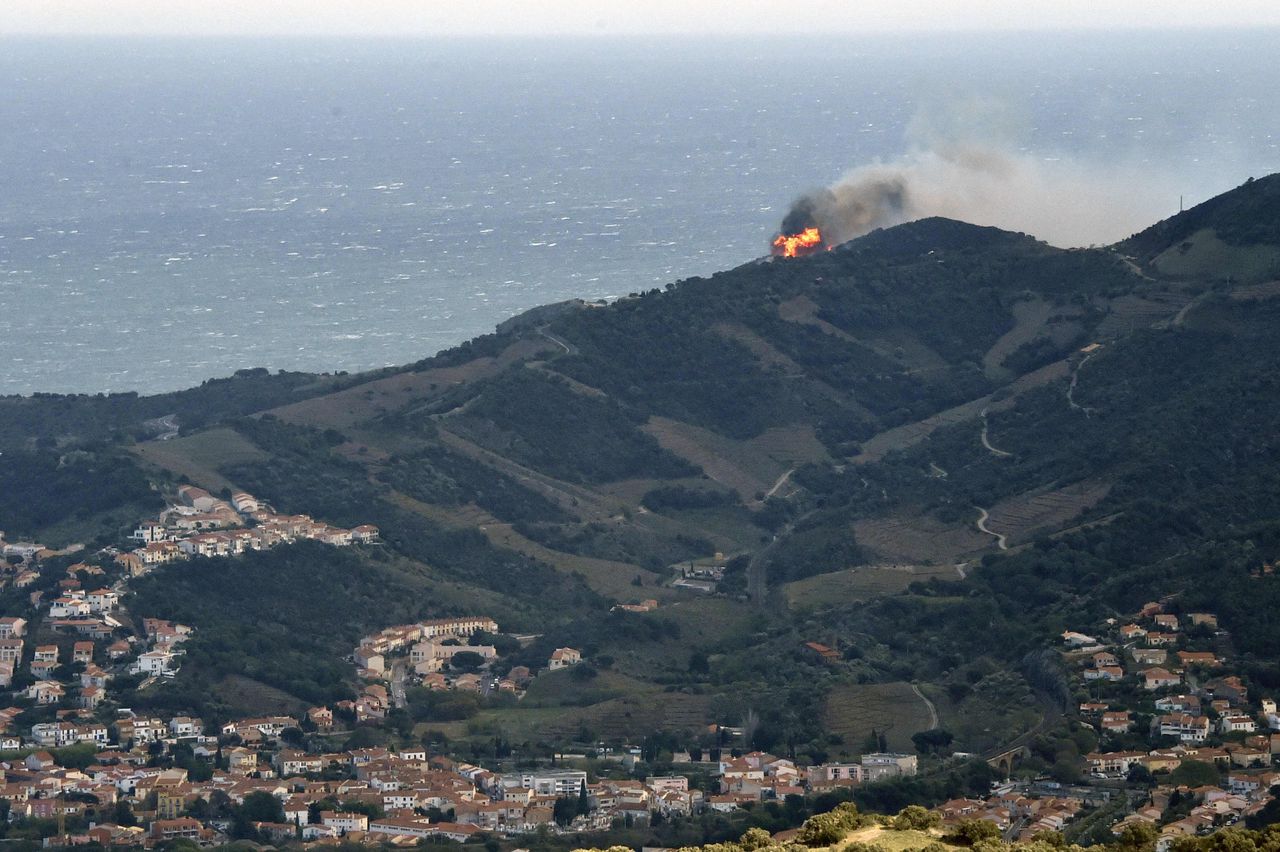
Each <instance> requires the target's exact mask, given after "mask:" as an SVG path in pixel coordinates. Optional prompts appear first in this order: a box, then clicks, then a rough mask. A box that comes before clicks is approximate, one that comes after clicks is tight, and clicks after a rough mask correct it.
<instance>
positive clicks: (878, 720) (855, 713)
mask: <svg viewBox="0 0 1280 852" xmlns="http://www.w3.org/2000/svg"><path fill="white" fill-rule="evenodd" d="M823 721H824V722H825V723H826V727H827V728H828V730H830V731H831V732H832V733H834V734H839V735H840V737H841V738H842V739H843V740H844V743H843V745H839V746H833V747H832V751H833V754H832V757H833V758H836V757H852V756H854V755H857V754H861V753H862V752H863V743H864V742H865V741H866V739H867V738H868V737H869V736H870V735H871V733H872V731H873V730H874V731H875V732H876V733H881V734H884V735H885V738H886V739H887V740H888V743H889V748H890V749H893V750H895V751H905V752H914V747H913V745H912V742H911V735H912V734H915V733H918V732H920V731H927V730H929V729H930V728H931V727H932V721H933V718H932V716H931V714H930V712H929V705H928V704H927V703H926V702H925V701H924V700H922V699H921V698H920V696H918V695H916V694H915V692H914V691H913V690H912V688H911V684H909V683H906V682H905V681H897V682H894V683H868V684H843V685H841V686H837V687H836V688H834V689H832V690H831V692H830V693H829V694H828V695H827V703H826V707H825V708H824V710H823Z"/></svg>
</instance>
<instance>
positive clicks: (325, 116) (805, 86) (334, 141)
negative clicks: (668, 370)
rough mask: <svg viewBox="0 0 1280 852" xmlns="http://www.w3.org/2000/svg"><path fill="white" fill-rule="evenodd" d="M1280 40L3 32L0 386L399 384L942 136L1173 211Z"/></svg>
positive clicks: (71, 389)
mask: <svg viewBox="0 0 1280 852" xmlns="http://www.w3.org/2000/svg"><path fill="white" fill-rule="evenodd" d="M1277 36H1280V33H1278V32H1276V31H1256V32H1246V31H1228V30H1222V31H1212V32H1190V31H1167V32H1166V31H1161V32H1141V33H1139V32H1129V33H1097V32H1069V33H1054V34H1026V33H1024V34H1014V35H1009V34H1004V35H997V34H981V33H971V34H965V35H930V36H924V37H921V36H915V37H909V36H904V35H899V36H882V35H881V36H877V35H871V34H868V35H854V36H839V37H836V36H814V37H810V38H776V39H775V38H763V37H762V38H751V39H732V40H731V39H715V38H704V37H681V38H664V39H643V38H632V39H621V38H606V37H601V38H578V39H542V40H512V39H503V40H491V39H455V40H429V39H423V40H412V39H403V40H396V39H383V40H356V41H352V40H345V39H336V38H335V39H261V40H253V39H242V40H217V39H188V40H161V39H124V38H117V39H73V38H64V39H20V38H9V39H4V40H0V394H30V393H34V392H57V393H102V392H108V391H137V392H140V393H157V392H163V391H168V390H175V389H180V388H184V387H189V386H191V385H195V384H198V383H199V382H201V381H203V380H205V379H208V378H211V377H218V376H225V375H229V374H231V373H232V372H234V371H235V370H238V369H243V368H251V367H266V368H268V369H271V370H273V371H275V370H307V371H315V372H336V371H343V370H346V371H357V370H364V369H370V368H376V367H383V366H387V365H394V364H401V363H406V362H410V361H414V360H417V359H420V358H423V357H426V356H428V355H431V354H433V353H435V352H437V351H439V350H441V349H443V348H446V347H449V346H452V345H455V344H457V343H459V342H461V341H463V340H466V339H468V338H471V337H474V336H476V335H479V334H483V333H486V332H489V331H491V330H492V329H493V327H494V326H495V324H496V323H498V322H500V321H502V320H503V319H506V318H508V317H510V316H513V315H515V314H517V313H519V312H521V311H523V310H525V309H527V308H529V307H532V306H535V305H540V304H545V303H549V302H555V301H560V300H563V299H569V298H583V299H614V298H618V297H622V296H625V295H627V294H629V293H634V292H638V291H643V290H648V289H651V288H655V287H662V286H664V285H665V284H667V283H668V282H671V281H675V280H679V279H684V278H688V277H692V276H707V275H710V274H712V273H715V272H716V271H718V270H723V269H728V268H732V267H734V266H737V265H740V264H743V263H746V262H749V261H751V260H753V259H755V258H757V257H760V256H762V255H764V254H766V253H767V249H768V243H769V240H770V239H771V238H772V237H773V236H774V235H775V233H776V230H777V228H778V225H779V223H780V221H781V219H782V217H783V216H784V215H785V213H786V211H787V209H788V206H789V204H790V203H791V202H792V200H793V199H794V198H796V197H797V196H798V195H799V194H800V193H802V192H804V191H806V190H809V189H811V188H814V187H818V186H823V185H826V184H828V183H830V182H832V181H835V180H838V179H839V178H840V177H841V176H842V175H843V174H845V173H846V172H848V171H849V170H850V169H853V168H857V167H860V166H866V165H868V164H874V163H877V162H893V161H894V160H895V159H896V158H900V157H902V156H903V155H904V153H906V152H908V151H909V150H910V149H911V148H912V146H914V145H918V144H920V143H919V138H920V137H919V127H920V126H921V124H922V122H923V123H924V124H928V125H930V126H934V125H936V124H938V122H937V121H935V120H934V119H935V117H936V116H939V115H942V116H946V117H948V118H947V119H946V120H945V121H943V122H942V123H943V124H946V123H948V122H950V123H952V124H954V123H955V119H956V116H960V117H961V118H963V119H964V120H965V121H967V122H969V124H970V125H973V126H970V127H969V129H968V130H967V131H966V132H969V133H974V132H976V133H983V132H986V131H987V130H989V131H990V132H991V133H993V134H998V135H999V136H1000V144H1002V145H1006V146H1009V147H1010V148H1011V149H1012V150H1015V151H1016V152H1018V154H1019V155H1020V156H1023V157H1030V158H1033V159H1036V160H1043V161H1045V162H1055V161H1062V160H1070V161H1072V162H1077V163H1082V164H1086V165H1087V164H1091V163H1095V164H1111V165H1112V166H1114V165H1115V164H1117V163H1123V164H1126V167H1129V166H1131V167H1132V168H1134V169H1142V170H1148V171H1150V172H1153V173H1158V174H1160V175H1162V176H1164V177H1166V178H1176V180H1170V181H1167V182H1166V186H1176V188H1177V189H1178V192H1177V193H1174V192H1173V191H1172V190H1169V191H1165V192H1162V193H1160V197H1158V198H1152V199H1151V202H1150V206H1151V209H1152V211H1153V212H1155V213H1158V215H1157V216H1155V218H1160V217H1162V216H1165V215H1171V214H1172V213H1175V212H1177V209H1178V206H1179V205H1180V204H1183V205H1190V204H1192V203H1195V202H1197V201H1201V200H1204V199H1205V198H1207V197H1209V196H1211V195H1212V194H1215V193H1217V192H1221V191H1224V190H1226V189H1229V188H1231V187H1232V186H1235V185H1237V184H1239V183H1241V182H1243V181H1244V180H1245V179H1246V178H1248V177H1250V176H1256V175H1261V174H1266V173H1269V172H1273V171H1277V170H1280V63H1277V62H1276V61H1275V51H1274V48H1275V45H1276V44H1277V43H1280V39H1277ZM992 103H997V104H999V105H1000V109H999V114H1000V116H1001V118H1000V120H999V121H998V122H997V121H994V120H992V121H990V125H991V126H990V127H984V123H985V122H987V121H988V119H987V118H985V117H984V116H987V115H990V111H989V105H990V104H992ZM972 104H985V105H987V107H984V109H986V110H987V111H986V112H983V111H982V110H979V111H978V112H977V113H976V115H970V114H968V110H969V105H972ZM997 124H998V125H999V126H998V127H997V126H996V125H997ZM1175 194H1176V195H1177V196H1178V197H1174V195H1175ZM1153 221H1154V219H1153ZM1123 236H1127V234H1124V233H1117V234H1116V235H1115V237H1116V238H1117V239H1118V238H1121V237H1123Z"/></svg>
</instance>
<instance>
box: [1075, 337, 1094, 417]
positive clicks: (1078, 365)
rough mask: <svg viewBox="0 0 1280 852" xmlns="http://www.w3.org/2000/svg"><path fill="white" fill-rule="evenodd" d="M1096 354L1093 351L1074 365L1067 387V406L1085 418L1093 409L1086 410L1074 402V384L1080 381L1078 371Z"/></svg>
mask: <svg viewBox="0 0 1280 852" xmlns="http://www.w3.org/2000/svg"><path fill="white" fill-rule="evenodd" d="M1097 354H1098V353H1097V351H1093V352H1090V353H1089V354H1088V355H1086V356H1084V357H1083V358H1082V359H1080V363H1079V364H1076V368H1075V370H1074V371H1072V373H1071V384H1070V385H1069V386H1068V387H1067V405H1070V406H1071V407H1072V408H1074V409H1075V410H1076V411H1082V412H1084V416H1085V417H1089V416H1090V415H1091V414H1092V412H1093V409H1092V408H1087V407H1085V406H1083V405H1080V404H1079V403H1078V402H1076V382H1077V381H1079V380H1080V371H1081V370H1082V369H1083V368H1084V365H1085V364H1088V363H1089V359H1090V358H1092V357H1093V356H1094V355H1097Z"/></svg>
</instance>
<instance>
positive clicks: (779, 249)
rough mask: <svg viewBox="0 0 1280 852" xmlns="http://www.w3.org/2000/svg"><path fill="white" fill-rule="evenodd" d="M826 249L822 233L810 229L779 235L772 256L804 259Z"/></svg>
mask: <svg viewBox="0 0 1280 852" xmlns="http://www.w3.org/2000/svg"><path fill="white" fill-rule="evenodd" d="M826 247H827V246H826V244H825V243H824V242H823V241H822V232H821V231H819V230H818V229H817V228H816V227H808V228H805V229H804V230H802V231H800V232H798V233H795V234H779V235H778V237H777V239H775V240H774V241H773V249H772V254H773V255H774V256H775V257H804V256H805V255H807V254H814V253H815V252H819V251H822V250H823V249H825V248H826Z"/></svg>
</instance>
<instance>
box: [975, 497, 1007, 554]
mask: <svg viewBox="0 0 1280 852" xmlns="http://www.w3.org/2000/svg"><path fill="white" fill-rule="evenodd" d="M973 508H975V509H977V510H978V512H979V513H980V514H979V516H978V529H980V530H982V531H983V532H984V533H986V534H987V535H993V536H995V537H996V546H997V547H999V548H1000V549H1001V550H1008V549H1009V541H1008V539H1007V538H1006V537H1005V536H1003V535H1001V534H1000V533H998V532H996V531H995V530H991V529H987V519H988V518H990V517H991V514H990V513H989V512H988V511H987V510H986V509H984V508H982V507H981V506H974V507H973Z"/></svg>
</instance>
